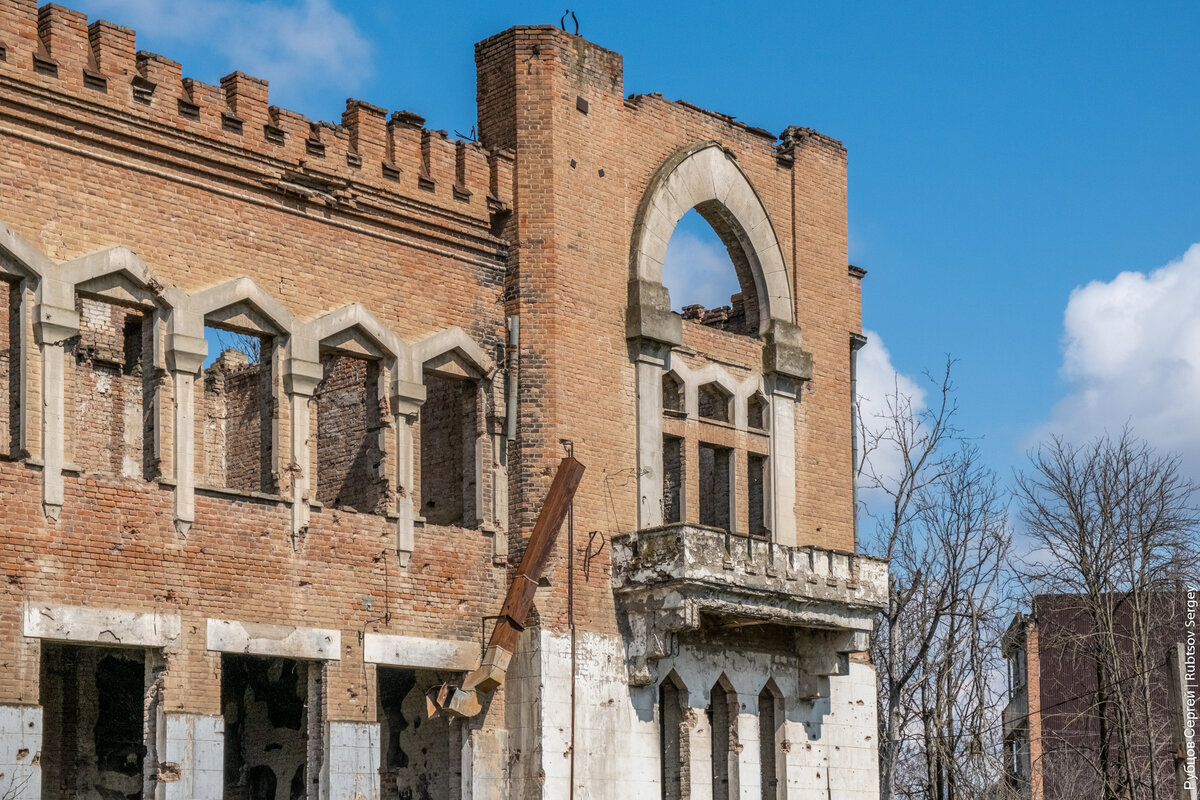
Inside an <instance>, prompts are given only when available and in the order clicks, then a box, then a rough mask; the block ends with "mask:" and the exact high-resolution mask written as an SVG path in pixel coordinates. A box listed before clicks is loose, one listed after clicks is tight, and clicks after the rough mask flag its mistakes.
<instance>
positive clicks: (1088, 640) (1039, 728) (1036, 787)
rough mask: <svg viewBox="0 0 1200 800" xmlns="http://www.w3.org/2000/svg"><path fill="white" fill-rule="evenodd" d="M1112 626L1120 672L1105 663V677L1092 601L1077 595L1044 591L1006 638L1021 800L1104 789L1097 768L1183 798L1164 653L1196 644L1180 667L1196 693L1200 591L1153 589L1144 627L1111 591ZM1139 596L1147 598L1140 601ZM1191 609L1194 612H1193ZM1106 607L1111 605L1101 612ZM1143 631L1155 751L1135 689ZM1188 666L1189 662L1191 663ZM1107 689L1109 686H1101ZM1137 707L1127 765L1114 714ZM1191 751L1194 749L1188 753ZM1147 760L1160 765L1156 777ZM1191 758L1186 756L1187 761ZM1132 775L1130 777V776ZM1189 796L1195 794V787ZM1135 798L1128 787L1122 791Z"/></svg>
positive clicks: (1141, 792) (1007, 732) (1010, 737)
mask: <svg viewBox="0 0 1200 800" xmlns="http://www.w3.org/2000/svg"><path fill="white" fill-rule="evenodd" d="M1108 599H1109V600H1110V602H1111V604H1112V605H1111V606H1110V607H1108V608H1111V612H1108V613H1111V619H1112V626H1113V627H1112V630H1113V634H1114V639H1115V643H1116V648H1117V652H1118V653H1119V659H1120V662H1121V663H1120V667H1121V674H1120V675H1119V676H1115V675H1113V665H1112V664H1111V663H1109V664H1108V665H1107V666H1106V667H1105V670H1106V672H1105V673H1103V674H1106V675H1108V676H1109V677H1107V678H1106V679H1105V680H1104V681H1103V682H1101V681H1100V678H1099V675H1100V674H1101V673H1099V672H1098V669H1097V656H1096V647H1097V639H1098V638H1099V634H1098V633H1097V626H1096V625H1095V623H1094V622H1092V621H1091V620H1092V617H1091V614H1090V613H1089V610H1088V609H1089V608H1093V606H1089V604H1088V603H1087V601H1086V600H1085V599H1083V598H1081V597H1080V596H1078V595H1071V594H1043V595H1037V596H1036V597H1034V598H1033V603H1032V607H1031V609H1030V613H1029V614H1028V615H1027V614H1018V615H1017V616H1016V617H1015V618H1014V619H1013V621H1012V622H1011V623H1010V625H1009V627H1008V629H1007V631H1005V634H1004V637H1003V639H1002V641H1001V648H1002V651H1003V654H1004V657H1005V660H1006V661H1007V664H1008V690H1009V691H1008V704H1007V705H1006V706H1005V708H1004V712H1003V726H1004V751H1005V752H1004V761H1005V764H1004V766H1005V773H1006V778H1007V782H1008V784H1009V785H1010V786H1011V787H1013V788H1014V789H1015V790H1016V794H1017V796H1018V797H1021V798H1024V799H1025V800H1076V798H1080V797H1103V796H1104V785H1103V780H1102V778H1101V775H1103V774H1104V773H1105V768H1104V764H1105V759H1107V761H1108V769H1107V773H1108V775H1109V779H1110V782H1111V784H1112V785H1113V786H1123V785H1126V782H1128V784H1130V785H1132V786H1133V787H1134V790H1133V792H1132V793H1131V794H1132V796H1134V797H1150V796H1152V792H1151V786H1155V788H1156V789H1157V791H1158V792H1159V794H1158V795H1157V796H1160V797H1181V796H1186V793H1185V794H1180V793H1179V792H1178V791H1177V783H1176V771H1175V770H1176V762H1175V758H1173V756H1174V755H1178V756H1187V753H1186V752H1180V751H1177V750H1176V749H1175V747H1174V741H1173V739H1174V736H1173V731H1172V714H1171V702H1172V700H1171V695H1170V690H1169V683H1170V680H1171V674H1170V672H1169V670H1168V669H1167V665H1166V664H1165V663H1164V654H1165V653H1166V652H1167V650H1168V648H1172V647H1173V646H1175V645H1176V643H1180V644H1183V645H1185V647H1186V646H1188V645H1189V644H1190V645H1191V647H1192V650H1191V651H1190V652H1191V655H1190V660H1189V661H1188V662H1187V663H1185V664H1184V669H1183V670H1182V671H1181V672H1180V673H1179V677H1180V678H1181V679H1182V682H1183V686H1184V688H1185V690H1186V691H1189V692H1191V693H1192V694H1191V696H1192V697H1193V698H1195V697H1200V680H1198V679H1197V673H1196V669H1195V657H1196V656H1195V649H1194V648H1195V642H1194V639H1195V635H1196V634H1195V618H1196V602H1197V601H1196V599H1195V597H1194V595H1193V596H1192V597H1188V596H1187V595H1185V593H1183V592H1180V593H1179V594H1168V593H1155V594H1153V595H1151V596H1150V597H1149V602H1150V603H1151V607H1152V608H1153V613H1152V614H1151V615H1150V619H1151V625H1150V626H1149V627H1148V628H1147V629H1145V630H1144V631H1143V630H1140V629H1139V628H1138V627H1137V626H1136V623H1135V618H1134V614H1133V612H1132V609H1131V603H1130V602H1129V601H1128V600H1127V599H1123V598H1122V596H1121V595H1111V596H1109V598H1108ZM1143 602H1146V600H1145V599H1143ZM1189 612H1190V613H1191V615H1192V616H1191V619H1189V618H1188V614H1189ZM1101 613H1105V612H1101ZM1142 636H1144V637H1145V641H1146V647H1147V656H1148V660H1149V661H1150V662H1151V663H1152V664H1153V666H1152V667H1151V669H1150V672H1149V677H1150V680H1149V689H1150V696H1149V698H1148V700H1149V718H1150V720H1151V721H1150V724H1149V727H1150V728H1152V729H1153V730H1152V733H1153V734H1154V741H1155V744H1156V747H1157V751H1156V752H1155V753H1153V756H1152V755H1151V752H1150V747H1149V743H1148V742H1147V741H1145V740H1144V739H1143V738H1142V737H1143V736H1144V734H1145V733H1146V729H1147V723H1146V721H1145V720H1146V717H1145V716H1142V715H1143V714H1145V713H1146V707H1145V706H1143V705H1142V703H1143V702H1144V700H1143V697H1142V695H1141V694H1140V693H1139V691H1138V689H1139V686H1140V684H1139V683H1138V682H1136V680H1135V679H1134V678H1135V677H1136V676H1137V674H1138V673H1137V671H1136V667H1135V666H1134V665H1135V664H1136V663H1137V662H1136V661H1135V660H1134V647H1135V642H1136V641H1138V639H1139V638H1140V637H1142ZM1189 664H1190V666H1189ZM1098 688H1102V689H1103V692H1102V693H1101V692H1098V691H1097V689H1098ZM1102 696H1103V697H1104V698H1105V700H1106V701H1107V703H1108V708H1107V713H1106V714H1105V716H1106V717H1107V725H1108V740H1109V741H1108V748H1107V749H1108V750H1109V752H1108V754H1107V756H1106V757H1102V756H1101V751H1102V750H1103V749H1104V748H1103V746H1102V744H1101V742H1102V741H1103V738H1104V737H1103V736H1102V732H1104V731H1105V724H1104V723H1102V722H1101V702H1100V698H1101V697H1102ZM1121 714H1132V716H1133V718H1134V721H1133V722H1132V723H1130V726H1131V728H1132V729H1133V730H1134V731H1135V732H1136V733H1137V734H1138V736H1137V738H1136V739H1135V740H1134V742H1133V748H1132V752H1133V753H1134V759H1133V760H1134V761H1135V762H1136V763H1133V764H1130V765H1128V770H1126V765H1125V764H1123V763H1122V758H1121V748H1120V742H1119V740H1118V733H1117V731H1116V728H1117V723H1116V720H1117V719H1118V718H1119V715H1121ZM1194 755H1195V754H1194V753H1193V754H1192V756H1194ZM1151 762H1153V766H1154V773H1153V776H1152V775H1151ZM1185 766H1186V764H1185ZM1127 775H1128V777H1126V776H1127ZM1190 788H1191V789H1192V793H1191V797H1193V798H1194V797H1195V786H1194V785H1193V786H1192V787H1190ZM1122 796H1129V795H1122Z"/></svg>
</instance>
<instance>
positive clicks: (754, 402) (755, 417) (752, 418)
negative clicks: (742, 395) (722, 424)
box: [746, 392, 767, 431]
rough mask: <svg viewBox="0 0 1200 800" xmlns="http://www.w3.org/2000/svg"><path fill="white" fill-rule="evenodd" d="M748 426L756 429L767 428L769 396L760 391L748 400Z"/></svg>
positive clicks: (762, 429)
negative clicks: (764, 395)
mask: <svg viewBox="0 0 1200 800" xmlns="http://www.w3.org/2000/svg"><path fill="white" fill-rule="evenodd" d="M746 427H747V428H753V429H754V430H756V431H765V430H766V429H767V398H765V397H763V396H762V395H761V394H760V393H758V392H755V393H754V394H752V395H750V398H749V399H748V400H747V401H746Z"/></svg>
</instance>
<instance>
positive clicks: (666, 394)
mask: <svg viewBox="0 0 1200 800" xmlns="http://www.w3.org/2000/svg"><path fill="white" fill-rule="evenodd" d="M683 401H684V396H683V382H682V381H680V380H679V379H678V378H676V377H675V376H674V375H672V374H671V373H669V372H668V373H666V374H664V375H663V379H662V405H663V411H664V412H671V413H674V414H683V413H684V412H685V411H686V409H685V408H684V405H683Z"/></svg>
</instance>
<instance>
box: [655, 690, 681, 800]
mask: <svg viewBox="0 0 1200 800" xmlns="http://www.w3.org/2000/svg"><path fill="white" fill-rule="evenodd" d="M686 697H687V692H686V690H684V689H683V688H682V687H680V686H679V685H678V684H677V683H676V682H675V681H674V679H673V677H672V676H670V675H668V676H667V677H666V678H664V679H663V682H662V683H661V684H659V687H658V733H659V736H658V741H659V764H660V765H661V780H662V797H663V800H682V798H683V774H684V770H683V764H684V761H685V756H686V752H685V749H684V744H685V739H684V737H683V735H682V734H683V726H684V724H685V717H684V713H683V710H684V705H683V704H684V700H685V699H686Z"/></svg>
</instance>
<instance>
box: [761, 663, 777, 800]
mask: <svg viewBox="0 0 1200 800" xmlns="http://www.w3.org/2000/svg"><path fill="white" fill-rule="evenodd" d="M771 688H772V687H771V685H770V684H768V685H767V686H765V687H763V690H762V691H761V692H759V694H758V747H759V758H758V763H759V765H760V768H761V773H760V775H761V786H762V798H763V800H778V798H779V783H780V781H779V766H778V761H777V755H776V754H777V752H778V749H779V741H780V738H781V737H780V736H779V722H780V721H781V720H782V716H783V715H782V714H779V713H777V712H778V711H779V706H780V700H779V697H778V696H777V695H776V694H775V693H774V692H773V691H772V690H771Z"/></svg>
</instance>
